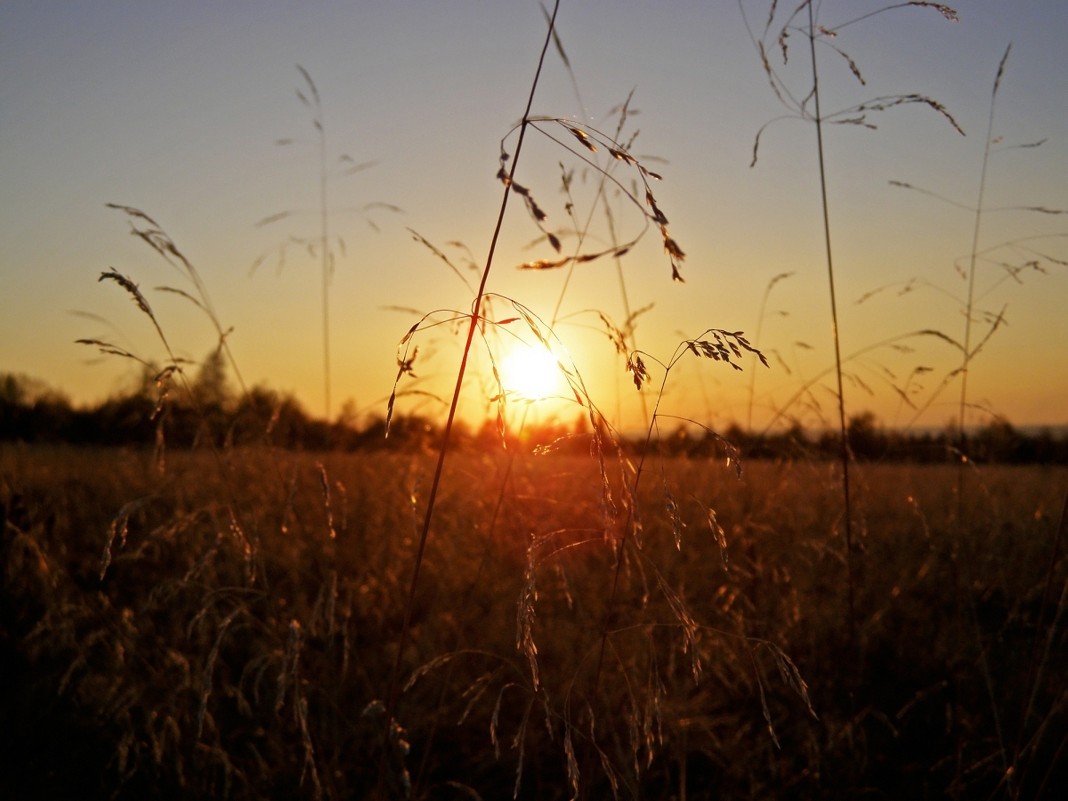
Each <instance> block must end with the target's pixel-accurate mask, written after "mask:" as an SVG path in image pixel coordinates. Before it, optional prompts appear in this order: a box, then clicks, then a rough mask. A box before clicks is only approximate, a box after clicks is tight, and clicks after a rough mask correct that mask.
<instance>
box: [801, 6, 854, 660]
mask: <svg viewBox="0 0 1068 801" xmlns="http://www.w3.org/2000/svg"><path fill="white" fill-rule="evenodd" d="M808 45H809V53H810V54H811V56H812V98H813V102H814V103H815V111H816V117H815V122H816V147H817V150H818V152H819V168H820V198H821V201H822V204H823V240H824V247H825V249H826V252H827V280H828V284H829V286H830V291H831V329H832V333H833V335H834V373H835V377H836V378H837V380H838V430H839V435H840V438H841V451H840V456H841V463H842V500H843V502H844V504H845V537H846V572H847V574H848V583H849V646H850V652H852V651H853V645H854V643H855V642H856V611H855V604H854V597H853V596H854V564H853V510H852V504H851V503H850V496H849V442H848V440H847V439H846V417H845V394H844V392H843V389H842V350H841V345H840V337H839V334H838V303H837V300H836V298H835V291H834V261H833V258H832V255H831V254H832V249H831V216H830V205H829V203H828V201H827V169H826V164H825V161H824V150H823V117H822V116H821V114H820V81H819V72H818V70H817V67H816V23H815V19H814V14H813V11H812V2H811V1H810V2H809V4H808Z"/></svg>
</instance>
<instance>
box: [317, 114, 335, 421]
mask: <svg viewBox="0 0 1068 801" xmlns="http://www.w3.org/2000/svg"><path fill="white" fill-rule="evenodd" d="M317 111H318V115H319V119H318V125H317V127H318V128H319V216H320V221H321V240H320V242H319V249H320V250H321V251H322V253H321V256H322V262H323V408H324V410H325V412H326V421H327V422H329V421H330V278H331V273H332V272H333V264H332V261H333V259H332V258H331V255H330V249H329V245H328V243H329V229H328V227H327V220H328V217H329V215H328V214H327V205H326V126H325V125H324V124H323V110H322V106H320V107H319V108H318V109H317Z"/></svg>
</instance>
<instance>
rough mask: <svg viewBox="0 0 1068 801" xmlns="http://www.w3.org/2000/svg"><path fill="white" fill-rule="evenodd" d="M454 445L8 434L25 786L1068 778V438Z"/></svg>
mask: <svg viewBox="0 0 1068 801" xmlns="http://www.w3.org/2000/svg"><path fill="white" fill-rule="evenodd" d="M454 459H455V461H454V462H453V469H452V470H450V471H449V472H448V474H447V475H446V477H445V479H444V482H443V485H442V487H441V490H440V494H439V497H438V500H437V505H438V513H439V518H438V523H437V526H438V528H437V530H436V532H435V536H434V537H433V538H432V539H431V540H430V541H429V542H428V543H427V552H426V554H425V562H424V564H425V565H426V567H425V571H424V575H423V577H422V579H421V581H420V583H419V585H418V587H417V588H416V589H415V591H414V598H413V599H411V600H412V604H411V607H412V609H411V615H410V620H409V621H408V625H409V628H410V636H409V637H408V644H407V647H405V648H404V652H403V653H401V654H400V658H399V659H398V649H400V648H401V647H402V646H401V631H402V625H403V623H404V616H405V609H406V606H407V605H408V602H409V592H410V589H411V587H410V581H411V565H412V561H413V558H414V550H415V548H416V547H417V545H418V542H419V537H418V530H419V517H420V505H421V503H423V502H425V494H426V491H427V487H428V483H429V480H430V476H431V475H432V472H433V454H432V453H430V452H426V451H416V452H411V453H377V454H349V455H342V454H330V453H324V454H320V455H313V454H296V453H285V452H282V451H269V450H255V449H253V450H240V451H237V450H235V451H230V452H224V453H219V452H215V453H212V452H211V451H209V450H204V451H200V452H174V453H171V454H170V455H169V457H168V464H167V466H166V469H165V470H162V471H161V470H160V469H159V465H158V463H157V462H156V461H155V460H154V459H153V456H152V454H151V452H150V451H148V450H144V451H140V450H128V449H114V450H107V449H69V448H62V447H59V448H51V449H50V448H44V447H27V446H18V445H11V444H8V445H4V446H3V448H2V451H0V509H2V513H3V543H2V549H3V559H2V562H3V565H4V592H3V605H2V609H3V631H4V640H3V662H4V665H5V668H4V675H5V681H4V689H3V700H2V707H3V710H4V715H3V716H4V719H5V720H6V721H8V725H5V726H4V735H3V736H4V740H5V742H4V744H3V748H2V752H3V753H4V759H5V762H6V763H7V764H6V768H5V770H4V771H3V777H4V778H3V784H4V789H5V792H4V795H5V797H8V798H64V797H79V798H145V797H153V798H235V799H244V798H279V797H293V798H298V797H300V798H362V797H374V796H375V795H378V796H381V797H404V796H407V797H411V798H486V799H489V798H505V797H509V796H512V794H513V792H514V793H515V797H517V798H532V799H533V798H538V799H550V798H568V797H571V795H572V794H573V793H574V792H580V793H581V795H582V797H593V798H604V797H611V796H613V795H616V796H618V797H621V798H647V799H669V798H679V799H682V798H689V799H696V798H828V797H842V798H844V797H850V798H857V797H885V798H906V797H907V798H943V797H947V796H948V797H951V798H989V797H1013V798H1040V797H1044V796H1045V797H1048V796H1049V794H1050V793H1051V792H1052V788H1054V787H1056V786H1059V785H1061V786H1062V783H1063V781H1064V779H1065V774H1064V770H1065V769H1064V760H1063V758H1062V757H1063V748H1064V732H1065V722H1066V717H1068V716H1066V712H1068V709H1066V706H1065V703H1066V701H1068V686H1066V685H1065V676H1068V664H1066V659H1065V656H1066V654H1068V649H1066V642H1065V628H1064V625H1063V612H1064V606H1065V599H1064V597H1063V592H1064V589H1063V588H1064V587H1065V586H1066V583H1065V582H1066V578H1068V576H1066V573H1065V564H1066V563H1065V560H1064V553H1063V542H1062V540H1063V534H1064V522H1063V510H1062V508H1061V506H1062V503H1063V488H1064V486H1065V482H1066V480H1068V471H1066V469H1065V468H1063V467H1043V466H1030V467H1027V466H1024V467H1020V466H1014V467H1008V466H997V465H987V466H981V467H976V468H974V472H972V473H970V474H969V476H968V487H969V492H970V497H971V498H972V499H973V501H972V502H970V503H969V505H968V506H967V508H966V515H967V521H966V522H965V521H960V520H958V519H957V514H958V504H957V502H956V497H955V495H956V491H957V481H958V476H957V472H956V468H955V466H952V465H926V466H919V465H910V464H878V463H876V464H861V465H855V466H854V467H855V471H856V472H855V482H856V484H855V486H856V500H857V504H858V506H857V508H858V509H859V515H858V521H857V526H856V532H857V533H856V536H857V569H856V576H855V583H856V598H855V609H854V616H855V620H854V621H852V622H851V621H850V614H849V608H848V604H847V578H846V555H845V544H844V541H843V536H842V533H841V529H842V521H841V503H840V488H839V480H838V477H837V476H836V475H835V473H836V470H837V466H836V465H835V464H833V463H828V462H825V461H823V462H821V461H815V460H810V461H804V460H799V461H793V462H787V461H783V462H767V461H763V462H751V463H746V464H745V465H744V470H743V472H742V474H741V476H739V475H738V474H737V473H736V472H735V470H734V468H733V467H732V466H727V465H726V464H724V462H723V460H720V459H717V460H709V459H694V460H688V459H683V458H670V459H659V458H657V457H655V455H651V456H648V457H647V458H646V464H645V468H644V469H645V470H646V471H647V474H648V476H649V477H650V480H649V481H648V482H647V483H645V484H644V485H643V486H644V488H643V489H640V490H639V496H640V497H639V500H640V502H641V509H642V510H643V511H641V513H640V515H638V520H636V524H635V527H634V531H635V536H634V537H633V538H632V539H631V540H630V541H629V544H628V546H627V547H626V548H625V549H624V550H623V552H622V554H621V558H620V559H619V560H618V562H617V560H616V558H615V557H616V553H617V552H616V548H615V545H616V540H615V539H613V537H612V536H611V534H610V532H611V531H612V528H611V526H612V523H611V520H612V519H613V518H614V517H617V516H618V514H619V513H620V509H621V508H622V507H625V506H627V505H628V504H629V503H630V501H629V500H628V499H627V493H626V492H625V491H621V487H620V482H626V481H628V480H630V479H632V478H633V476H634V470H635V468H636V464H637V463H636V462H635V460H634V459H635V456H634V454H629V455H628V454H616V455H615V456H614V457H613V458H612V459H611V460H607V462H606V464H605V465H602V464H601V462H600V460H599V459H598V458H597V456H596V455H595V454H594V455H590V456H585V455H576V454H569V455H552V454H546V455H540V456H535V455H531V454H523V453H516V452H515V451H514V450H513V451H504V450H500V449H494V450H489V451H479V450H470V451H467V452H464V453H457V454H454ZM613 508H614V510H613ZM117 511H118V516H117V515H116V512H117ZM962 522H963V523H964V524H963V525H962ZM617 525H618V524H617ZM617 565H618V568H619V569H618V572H617V570H616V568H617ZM397 664H399V665H400V674H401V676H400V677H401V682H400V684H399V686H398V688H397V692H398V698H397V699H396V702H395V704H392V705H391V704H390V699H389V695H390V692H391V688H390V677H391V675H392V673H393V670H394V667H395V665H397ZM390 706H393V708H394V713H393V718H392V719H391V720H387V719H385V715H386V710H387V709H388V708H389V707H390Z"/></svg>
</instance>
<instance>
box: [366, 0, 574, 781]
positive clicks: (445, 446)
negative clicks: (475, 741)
mask: <svg viewBox="0 0 1068 801" xmlns="http://www.w3.org/2000/svg"><path fill="white" fill-rule="evenodd" d="M559 7H560V0H556V2H555V3H554V5H553V11H552V16H551V17H550V20H549V26H548V31H547V33H546V36H545V43H544V44H543V45H542V49H541V54H540V56H539V58H538V65H537V68H536V70H535V73H534V79H533V81H532V82H531V86H530V93H529V95H528V97H527V104H526V109H525V110H524V112H523V122H522V123H521V125H520V129H519V138H518V142H517V144H516V148H515V156H514V157H513V159H512V166H511V170H510V172H509V173H508V178H509V183H507V184H506V185H505V188H504V193H503V196H502V198H501V205H500V210H499V212H498V214H497V223H496V225H495V227H494V230H493V236H492V238H491V240H490V246H489V252H488V253H487V255H486V263H485V267H484V268H483V270H482V278H481V280H480V282H479V285H478V291H477V294H476V295H475V299H474V303H473V305H472V309H471V315H470V323H469V324H468V328H467V339H466V341H465V343H464V349H463V355H462V357H461V359H460V367H459V369H458V370H457V375H456V385H455V389H454V390H453V395H452V402H451V404H450V406H449V414H448V418H447V420H446V423H445V430H444V432H443V433H442V439H441V446H440V448H439V450H438V459H437V464H436V466H435V468H434V477H433V480H432V482H431V485H430V492H429V495H428V497H427V505H426V513H425V515H424V518H423V525H422V529H421V531H420V534H419V543H418V546H417V549H416V555H415V563H414V565H413V566H412V578H411V582H410V584H409V589H408V597H407V601H406V603H405V609H404V620H403V623H402V624H401V632H400V639H399V641H398V644H397V656H396V659H395V660H394V664H393V670H392V671H391V674H390V678H389V688H388V690H387V694H386V716H385V717H386V731H385V738H384V741H383V750H382V762H381V763H380V767H379V785H380V786H381V783H382V782H383V780H384V773H385V771H384V768H385V759H386V754H387V753H388V743H389V736H390V731H391V726H392V724H393V721H394V719H395V715H396V709H397V703H398V701H399V690H400V682H399V680H400V673H401V665H402V664H403V659H404V654H405V651H406V650H407V646H408V640H409V637H410V634H411V618H412V610H413V609H414V607H415V594H416V590H417V589H418V587H419V577H420V570H421V567H422V562H423V555H424V553H425V550H426V543H427V538H428V536H429V534H430V527H431V523H432V522H433V517H434V505H435V500H436V499H437V493H438V489H439V487H440V485H441V476H442V473H443V471H444V467H445V458H446V456H447V454H448V451H449V440H450V437H451V434H452V427H453V422H454V420H455V417H456V409H457V407H458V405H459V401H460V390H461V388H462V386H463V380H464V375H465V373H466V370H467V362H468V357H469V355H470V353H471V347H472V344H473V342H474V338H475V332H476V330H477V329H478V326H479V320H480V311H481V308H482V303H483V297H484V295H485V292H486V283H487V281H488V280H489V274H490V270H491V268H492V267H493V257H494V253H495V252H496V248H497V240H498V238H499V237H500V232H501V228H502V227H503V225H504V216H505V213H506V211H507V209H508V198H509V196H510V195H511V193H512V186H511V179H512V178H513V176H514V175H515V171H516V168H517V166H518V164H519V157H520V156H521V155H522V148H523V141H524V139H525V136H526V131H527V126H528V118H529V116H530V109H531V106H532V105H533V103H534V94H535V92H536V90H537V88H538V82H539V79H540V77H541V70H542V65H543V64H544V63H545V53H546V51H547V50H548V48H549V43H550V42H551V41H552V32H553V29H554V27H555V23H556V15H557V12H558V11H559Z"/></svg>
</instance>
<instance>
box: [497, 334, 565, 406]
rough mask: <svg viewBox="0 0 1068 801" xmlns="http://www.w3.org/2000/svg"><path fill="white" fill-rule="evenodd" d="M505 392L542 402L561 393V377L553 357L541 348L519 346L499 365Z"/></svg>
mask: <svg viewBox="0 0 1068 801" xmlns="http://www.w3.org/2000/svg"><path fill="white" fill-rule="evenodd" d="M501 383H502V385H503V388H504V390H505V392H509V393H512V394H513V395H515V396H517V397H519V398H522V399H524V400H543V399H544V398H548V397H552V396H553V395H558V394H560V392H561V391H562V390H563V385H564V378H563V374H562V373H561V371H560V365H559V364H557V361H556V357H555V356H553V355H552V353H550V352H549V351H548V350H546V349H545V348H544V347H542V346H540V345H539V346H531V345H527V344H525V343H519V344H517V345H515V347H513V348H512V350H511V351H510V352H509V354H508V355H507V356H506V357H505V358H504V361H503V362H501Z"/></svg>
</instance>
